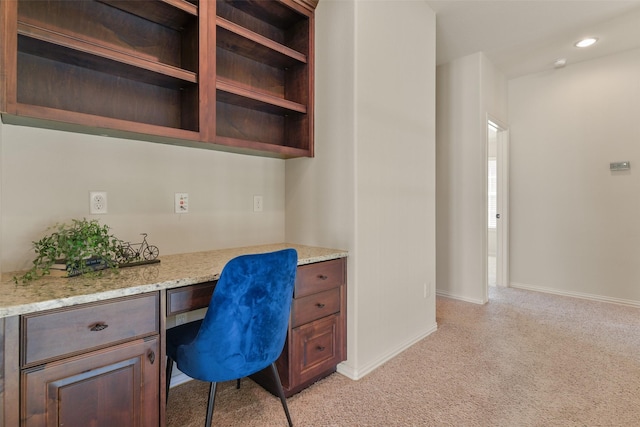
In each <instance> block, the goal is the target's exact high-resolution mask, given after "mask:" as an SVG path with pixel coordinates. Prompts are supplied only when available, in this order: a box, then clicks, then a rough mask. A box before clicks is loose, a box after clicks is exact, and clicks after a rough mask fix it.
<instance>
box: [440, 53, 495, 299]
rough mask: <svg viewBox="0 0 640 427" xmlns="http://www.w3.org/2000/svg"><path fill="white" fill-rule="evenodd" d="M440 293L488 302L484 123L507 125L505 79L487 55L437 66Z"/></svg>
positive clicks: (476, 55)
mask: <svg viewBox="0 0 640 427" xmlns="http://www.w3.org/2000/svg"><path fill="white" fill-rule="evenodd" d="M436 82H437V95H436V103H437V107H436V108H437V125H436V141H437V142H436V182H437V190H436V192H437V202H436V224H437V226H436V230H437V231H436V236H437V237H436V242H437V243H436V247H437V268H436V271H437V281H436V282H437V292H438V294H439V295H443V296H448V297H452V298H457V299H461V300H464V301H469V302H474V303H478V304H482V303H485V302H486V301H487V285H486V277H487V226H486V225H487V211H486V197H487V189H486V182H487V178H486V176H487V175H486V174H487V172H486V168H487V166H486V158H487V154H486V145H487V144H486V137H487V132H486V120H487V114H490V115H491V116H492V117H494V118H495V119H497V120H500V121H501V122H503V123H506V122H507V81H506V78H505V77H504V76H503V75H502V73H500V72H499V71H498V70H497V69H496V68H495V66H494V65H493V64H492V63H491V62H490V61H489V60H488V59H487V57H486V56H485V55H484V54H483V53H475V54H473V55H468V56H465V57H463V58H460V59H456V60H454V61H452V62H450V63H448V64H444V65H441V66H439V67H438V68H437V77H436Z"/></svg>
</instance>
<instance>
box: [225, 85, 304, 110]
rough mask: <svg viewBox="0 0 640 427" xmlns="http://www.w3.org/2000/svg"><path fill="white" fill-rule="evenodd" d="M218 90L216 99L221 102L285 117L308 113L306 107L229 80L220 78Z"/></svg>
mask: <svg viewBox="0 0 640 427" xmlns="http://www.w3.org/2000/svg"><path fill="white" fill-rule="evenodd" d="M216 89H217V91H218V93H217V95H216V99H217V100H218V101H220V102H225V103H229V104H234V105H237V106H239V107H245V108H251V109H256V110H260V111H264V112H265V113H270V114H280V115H283V116H285V115H287V114H291V113H299V114H306V113H307V107H306V105H303V104H300V103H297V102H293V101H288V100H286V99H282V98H278V97H276V96H273V95H270V94H268V93H263V92H260V91H259V90H257V89H255V88H250V87H247V86H244V85H241V84H238V83H236V82H233V81H230V80H227V79H223V78H218V80H217V81H216Z"/></svg>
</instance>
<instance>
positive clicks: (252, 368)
mask: <svg viewBox="0 0 640 427" xmlns="http://www.w3.org/2000/svg"><path fill="white" fill-rule="evenodd" d="M297 264H298V253H297V252H296V251H295V249H284V250H281V251H277V252H270V253H265V254H252V255H242V256H239V257H237V258H234V259H232V260H231V261H229V262H228V263H227V264H226V265H225V267H224V269H223V271H222V273H221V274H220V279H219V280H218V283H217V284H216V288H215V290H214V292H213V295H212V297H211V302H210V303H209V308H208V310H207V314H206V315H205V318H204V319H203V321H202V324H201V326H200V329H199V332H198V335H197V337H196V338H195V340H194V341H193V342H192V343H191V344H189V345H187V346H181V348H179V349H178V352H184V353H185V354H189V355H188V356H187V358H192V357H197V358H199V359H200V361H199V362H200V363H197V364H196V365H198V366H199V368H198V369H200V370H201V371H202V372H199V373H198V375H196V377H197V378H199V379H201V380H206V381H215V382H219V381H228V380H233V379H237V378H243V377H246V376H248V375H251V374H253V373H255V372H258V371H260V370H262V369H264V368H266V367H268V366H269V365H271V363H273V362H274V361H275V360H276V359H277V358H278V357H279V356H280V353H281V352H282V349H283V347H284V342H285V339H286V335H287V325H288V322H289V313H290V310H291V301H292V299H293V287H294V284H295V277H296V269H297ZM194 355H197V356H194ZM180 359H183V361H184V358H180ZM203 361H210V363H201V362H203ZM192 376H193V375H192Z"/></svg>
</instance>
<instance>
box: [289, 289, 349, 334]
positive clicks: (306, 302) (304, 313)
mask: <svg viewBox="0 0 640 427" xmlns="http://www.w3.org/2000/svg"><path fill="white" fill-rule="evenodd" d="M339 311H340V288H333V289H329V290H328V291H324V292H318V293H317V294H313V295H309V296H306V297H302V298H296V299H294V300H293V306H292V308H291V327H292V328H296V327H298V326H300V325H304V324H305V323H309V322H313V321H314V320H317V319H321V318H323V317H325V316H328V315H330V314H333V313H337V312H339Z"/></svg>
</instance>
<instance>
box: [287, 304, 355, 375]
mask: <svg viewBox="0 0 640 427" xmlns="http://www.w3.org/2000/svg"><path fill="white" fill-rule="evenodd" d="M339 324H340V322H339V315H337V314H334V315H332V316H329V317H327V318H324V319H321V320H317V321H315V322H313V323H309V324H306V325H303V326H301V327H299V328H296V329H294V330H293V331H292V334H291V336H292V339H293V343H292V347H293V360H291V363H292V365H293V366H292V370H293V372H294V375H295V376H296V377H297V378H296V380H294V383H296V384H299V383H303V382H305V381H308V380H310V379H312V378H314V377H315V376H317V375H320V374H322V373H323V372H325V371H327V370H329V369H335V366H336V365H337V364H338V363H340V362H342V360H343V358H342V349H341V346H340V342H341V340H340V337H339V335H338V334H339V333H340V331H339V328H338V325H339Z"/></svg>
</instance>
